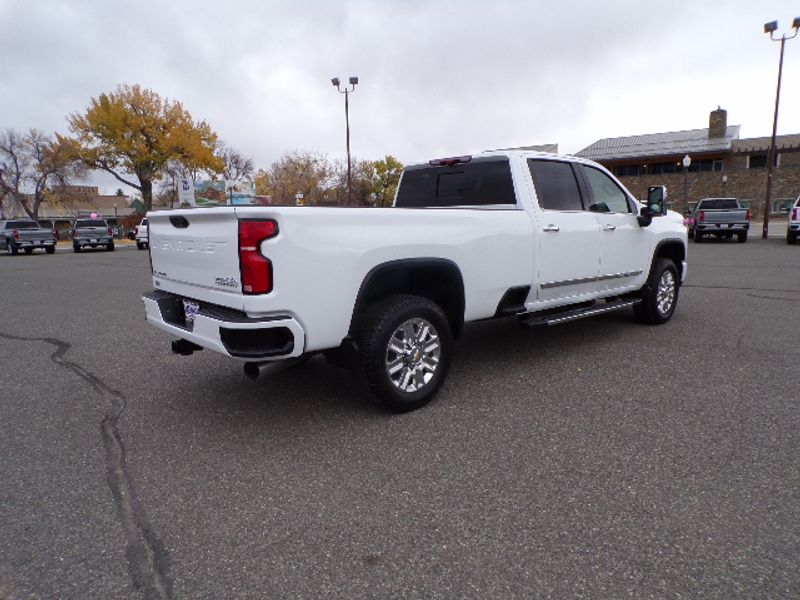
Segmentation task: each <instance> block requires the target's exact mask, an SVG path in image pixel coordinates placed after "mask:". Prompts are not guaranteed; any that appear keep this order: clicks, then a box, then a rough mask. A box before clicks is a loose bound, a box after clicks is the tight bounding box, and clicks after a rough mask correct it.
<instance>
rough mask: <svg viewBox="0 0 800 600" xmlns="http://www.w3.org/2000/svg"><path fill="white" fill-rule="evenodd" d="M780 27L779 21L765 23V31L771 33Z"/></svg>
mask: <svg viewBox="0 0 800 600" xmlns="http://www.w3.org/2000/svg"><path fill="white" fill-rule="evenodd" d="M777 28H778V22H777V21H770V22H769V23H764V33H769V34H770V35H772V32H773V31H775V30H776V29H777Z"/></svg>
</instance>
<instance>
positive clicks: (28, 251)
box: [22, 248, 33, 254]
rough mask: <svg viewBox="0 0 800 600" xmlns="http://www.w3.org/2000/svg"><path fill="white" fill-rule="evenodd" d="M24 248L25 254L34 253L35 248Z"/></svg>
mask: <svg viewBox="0 0 800 600" xmlns="http://www.w3.org/2000/svg"><path fill="white" fill-rule="evenodd" d="M22 250H23V251H24V252H25V254H33V248H23V249H22Z"/></svg>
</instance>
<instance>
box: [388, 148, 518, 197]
mask: <svg viewBox="0 0 800 600" xmlns="http://www.w3.org/2000/svg"><path fill="white" fill-rule="evenodd" d="M516 203H517V197H516V195H515V194H514V184H513V182H512V180H511V167H510V166H509V163H508V159H507V158H506V157H499V158H495V157H491V158H477V159H473V160H471V161H470V162H467V163H459V164H456V165H448V166H421V167H409V168H407V169H406V171H405V172H404V173H403V179H402V180H401V182H400V189H399V191H398V192H397V201H396V202H395V206H396V207H399V208H409V207H448V206H487V205H501V204H512V205H516Z"/></svg>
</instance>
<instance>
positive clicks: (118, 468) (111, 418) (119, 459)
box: [0, 332, 172, 600]
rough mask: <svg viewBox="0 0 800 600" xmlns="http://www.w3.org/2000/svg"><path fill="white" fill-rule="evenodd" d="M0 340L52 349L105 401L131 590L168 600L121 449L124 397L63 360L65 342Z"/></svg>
mask: <svg viewBox="0 0 800 600" xmlns="http://www.w3.org/2000/svg"><path fill="white" fill-rule="evenodd" d="M0 338H3V339H6V340H11V341H16V342H44V343H46V344H50V345H52V346H55V351H54V352H53V353H52V354H51V355H50V360H51V361H53V363H55V364H56V365H58V366H61V367H64V368H66V369H68V370H70V371H72V372H73V373H74V374H75V375H77V376H78V377H79V378H81V379H82V380H83V381H85V382H86V383H88V384H89V386H90V387H91V388H92V389H93V390H94V391H95V392H97V393H99V394H103V395H105V396H106V397H107V398H108V399H109V405H110V406H109V410H108V411H107V412H106V414H105V415H104V416H103V420H102V422H101V424H100V431H101V434H102V436H103V445H104V447H105V458H106V479H107V481H108V487H109V488H110V490H111V495H112V496H113V498H114V503H115V504H116V507H117V515H118V516H119V519H120V521H121V524H122V528H123V531H124V533H125V538H126V540H127V548H126V555H127V558H128V568H129V571H130V574H131V577H132V579H133V583H134V586H135V587H136V588H137V589H139V590H141V591H142V592H143V593H144V597H145V599H146V600H171V598H172V585H171V582H170V580H169V577H168V575H167V571H168V559H167V552H166V550H165V549H164V547H163V545H162V544H161V542H160V541H159V540H158V537H157V536H156V534H155V532H154V531H153V527H152V525H151V524H150V522H149V521H148V519H147V515H146V514H145V511H144V509H143V508H142V505H141V502H140V501H139V497H138V495H137V493H136V489H135V488H134V486H133V482H132V481H131V478H130V476H129V475H128V469H127V466H126V458H125V445H124V444H123V443H122V437H121V436H120V433H119V427H118V423H119V418H120V416H121V415H122V413H123V411H124V410H125V407H126V398H125V396H124V395H123V394H122V393H121V392H119V391H117V390H115V389H113V388H112V387H110V386H109V385H108V384H106V383H105V382H104V381H103V380H102V379H101V378H100V377H98V376H97V375H95V374H94V373H92V372H91V371H89V370H88V369H86V368H84V367H82V366H81V365H79V364H78V363H75V362H72V361H70V360H67V359H66V358H65V355H66V353H67V351H68V350H69V349H70V348H71V347H72V344H70V343H68V342H65V341H62V340H59V339H56V338H37V337H22V336H16V335H11V334H7V333H3V332H0Z"/></svg>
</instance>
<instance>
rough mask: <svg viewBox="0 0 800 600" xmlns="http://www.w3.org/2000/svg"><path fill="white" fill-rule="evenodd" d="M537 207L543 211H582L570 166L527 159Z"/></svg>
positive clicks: (568, 164)
mask: <svg viewBox="0 0 800 600" xmlns="http://www.w3.org/2000/svg"><path fill="white" fill-rule="evenodd" d="M528 168H529V169H530V172H531V177H532V178H533V185H534V187H535V188H536V197H537V199H538V200H539V207H540V208H542V209H544V210H583V203H582V201H581V192H580V188H579V187H578V179H577V178H576V177H575V172H574V171H573V170H572V165H571V164H570V163H567V162H560V161H556V160H538V159H534V158H530V159H528Z"/></svg>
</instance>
